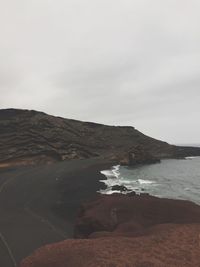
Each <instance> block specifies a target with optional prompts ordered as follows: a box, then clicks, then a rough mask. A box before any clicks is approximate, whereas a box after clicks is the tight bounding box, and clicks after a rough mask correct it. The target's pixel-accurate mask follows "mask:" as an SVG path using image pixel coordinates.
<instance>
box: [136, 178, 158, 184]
mask: <svg viewBox="0 0 200 267" xmlns="http://www.w3.org/2000/svg"><path fill="white" fill-rule="evenodd" d="M137 181H138V183H139V184H154V183H155V182H154V181H150V180H143V179H138V180H137Z"/></svg>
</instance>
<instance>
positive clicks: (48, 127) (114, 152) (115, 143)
mask: <svg viewBox="0 0 200 267" xmlns="http://www.w3.org/2000/svg"><path fill="white" fill-rule="evenodd" d="M127 155H128V162H127V158H126V157H127ZM194 155H195V156H196V155H200V148H187V147H176V146H172V145H169V144H167V143H165V142H162V141H158V140H156V139H153V138H150V137H148V136H146V135H144V134H142V133H141V132H139V131H138V130H136V129H135V128H133V127H119V126H106V125H102V124H97V123H91V122H82V121H76V120H70V119H63V118H60V117H54V116H49V115H47V114H45V113H42V112H37V111H29V110H16V109H5V110H0V165H1V166H7V165H9V164H29V163H38V162H52V161H59V160H66V159H74V158H79V159H81V158H90V157H95V156H102V157H104V158H109V159H114V160H116V161H118V162H119V160H123V158H124V157H125V158H126V163H128V164H135V162H136V163H143V162H150V163H151V162H153V161H154V160H155V159H156V158H166V157H168V158H169V157H181V156H194ZM122 162H123V161H122Z"/></svg>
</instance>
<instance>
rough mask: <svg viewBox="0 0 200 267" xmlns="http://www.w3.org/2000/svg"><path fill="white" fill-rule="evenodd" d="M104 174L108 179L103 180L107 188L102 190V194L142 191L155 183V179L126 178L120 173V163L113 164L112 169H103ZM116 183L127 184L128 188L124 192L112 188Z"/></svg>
mask: <svg viewBox="0 0 200 267" xmlns="http://www.w3.org/2000/svg"><path fill="white" fill-rule="evenodd" d="M101 173H102V174H103V175H105V176H106V178H107V180H101V182H103V183H104V184H105V185H106V187H107V188H106V189H103V190H100V191H99V192H100V193H101V194H106V195H110V194H112V193H123V194H127V193H129V192H131V191H135V192H141V191H143V190H144V187H145V188H146V187H148V186H150V185H152V184H154V183H155V182H154V181H150V180H144V179H138V180H129V179H125V178H124V177H122V176H121V174H120V165H116V166H113V167H112V169H111V170H103V171H101ZM114 185H119V186H125V187H126V188H127V189H128V190H127V191H124V192H120V191H116V190H112V187H113V186H114Z"/></svg>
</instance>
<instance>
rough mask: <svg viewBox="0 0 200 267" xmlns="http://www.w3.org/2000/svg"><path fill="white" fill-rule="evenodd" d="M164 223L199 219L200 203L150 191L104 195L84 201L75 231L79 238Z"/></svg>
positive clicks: (130, 232)
mask: <svg viewBox="0 0 200 267" xmlns="http://www.w3.org/2000/svg"><path fill="white" fill-rule="evenodd" d="M164 223H165V224H166V223H181V224H182V223H200V206H198V205H196V204H194V203H192V202H189V201H183V200H172V199H164V198H157V197H153V196H150V195H148V194H141V195H134V196H131V195H121V194H113V195H102V196H99V198H98V199H97V200H95V201H94V202H90V203H88V204H85V205H82V207H81V209H80V213H79V216H78V218H77V222H76V225H75V232H74V234H75V237H76V238H89V237H90V235H91V234H94V233H95V232H109V233H110V236H112V235H114V236H116V235H118V234H119V235H121V234H122V233H123V235H127V236H133V235H135V234H141V233H144V232H145V231H146V229H148V228H149V227H152V226H154V225H157V224H164ZM138 230H139V232H138V233H137V231H138Z"/></svg>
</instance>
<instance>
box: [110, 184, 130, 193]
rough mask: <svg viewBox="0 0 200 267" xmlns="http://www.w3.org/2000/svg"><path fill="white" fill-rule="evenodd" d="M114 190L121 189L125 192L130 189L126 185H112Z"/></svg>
mask: <svg viewBox="0 0 200 267" xmlns="http://www.w3.org/2000/svg"><path fill="white" fill-rule="evenodd" d="M112 190H113V191H115V190H116V191H121V192H123V191H128V188H126V186H124V185H113V186H112Z"/></svg>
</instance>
